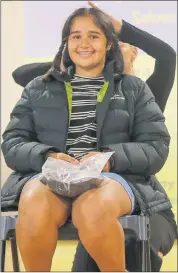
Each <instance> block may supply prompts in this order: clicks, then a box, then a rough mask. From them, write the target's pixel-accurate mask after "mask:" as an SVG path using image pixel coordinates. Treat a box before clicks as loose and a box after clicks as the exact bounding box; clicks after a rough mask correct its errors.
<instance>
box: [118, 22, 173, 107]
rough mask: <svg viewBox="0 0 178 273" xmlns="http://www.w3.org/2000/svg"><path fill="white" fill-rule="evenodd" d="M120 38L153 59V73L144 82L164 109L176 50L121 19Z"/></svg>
mask: <svg viewBox="0 0 178 273" xmlns="http://www.w3.org/2000/svg"><path fill="white" fill-rule="evenodd" d="M119 35H120V39H121V41H123V42H126V43H129V44H131V45H134V46H136V47H138V48H140V49H142V50H143V51H144V52H146V53H147V54H148V55H150V56H152V57H153V58H154V59H155V67H154V71H153V74H152V75H151V76H150V77H149V78H148V79H147V81H146V83H147V84H148V86H149V87H150V89H151V91H152V93H153V95H154V96H155V100H156V102H157V104H158V105H159V107H160V109H161V110H162V111H164V109H165V106H166V103H167V100H168V97H169V94H170V92H171V89H172V86H173V83H174V78H175V70H176V52H175V51H174V49H173V48H172V47H171V46H169V45H168V44H167V43H165V42H163V41H161V40H160V39H158V38H156V37H155V36H153V35H151V34H149V33H148V32H146V31H143V30H141V29H138V28H136V27H135V26H133V25H131V24H129V23H127V22H125V21H124V20H122V29H121V32H120V34H119Z"/></svg>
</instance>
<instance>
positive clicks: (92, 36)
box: [90, 35, 98, 39]
mask: <svg viewBox="0 0 178 273" xmlns="http://www.w3.org/2000/svg"><path fill="white" fill-rule="evenodd" d="M90 38H91V39H97V38H98V36H96V35H91V36H90Z"/></svg>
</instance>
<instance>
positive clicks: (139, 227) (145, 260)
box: [0, 215, 151, 272]
mask: <svg viewBox="0 0 178 273" xmlns="http://www.w3.org/2000/svg"><path fill="white" fill-rule="evenodd" d="M17 217H18V215H10V216H9V215H8V216H1V227H0V236H1V237H0V238H1V246H0V247H1V272H4V265H5V254H6V241H7V240H10V243H11V250H12V261H13V270H14V272H20V268H19V260H18V251H17V243H16V236H15V226H16V220H17ZM119 222H120V223H121V225H122V227H123V229H124V230H131V231H132V232H134V233H135V235H136V236H137V238H138V239H139V243H140V244H139V245H140V248H139V253H140V255H141V256H140V271H142V272H151V261H150V244H149V240H150V225H149V218H148V217H146V216H140V215H129V216H124V217H121V218H120V219H119ZM59 233H60V237H59V239H60V240H78V239H79V237H78V232H77V230H76V229H75V227H74V226H73V224H72V222H71V221H68V222H67V223H66V224H65V225H64V226H62V227H61V228H60V229H59ZM139 253H137V255H138V254H139Z"/></svg>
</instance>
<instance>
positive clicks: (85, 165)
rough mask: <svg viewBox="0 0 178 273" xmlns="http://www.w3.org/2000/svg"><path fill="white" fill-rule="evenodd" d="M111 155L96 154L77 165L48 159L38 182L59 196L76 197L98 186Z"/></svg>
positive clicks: (108, 153)
mask: <svg viewBox="0 0 178 273" xmlns="http://www.w3.org/2000/svg"><path fill="white" fill-rule="evenodd" d="M113 153H114V152H107V153H98V154H96V155H93V156H91V157H89V158H87V159H86V160H85V161H83V162H80V164H79V165H73V164H71V163H69V162H67V161H64V160H59V159H54V158H51V157H49V158H48V159H47V160H46V162H45V163H44V165H43V167H42V174H41V176H40V180H41V181H42V182H43V183H44V184H46V185H48V187H49V188H50V189H51V190H52V191H54V192H55V193H57V194H59V195H62V196H68V197H76V196H78V195H80V194H82V193H83V192H85V191H87V190H90V189H93V188H96V187H97V186H99V185H100V183H101V182H102V181H103V177H101V176H100V174H101V172H102V169H103V167H104V165H105V164H106V163H107V161H108V160H109V158H110V157H111V155H112V154H113Z"/></svg>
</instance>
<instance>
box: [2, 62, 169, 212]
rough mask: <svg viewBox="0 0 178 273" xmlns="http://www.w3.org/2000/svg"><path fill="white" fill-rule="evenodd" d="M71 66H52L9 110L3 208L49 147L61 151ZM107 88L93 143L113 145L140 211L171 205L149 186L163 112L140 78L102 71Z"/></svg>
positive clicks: (165, 140)
mask: <svg viewBox="0 0 178 273" xmlns="http://www.w3.org/2000/svg"><path fill="white" fill-rule="evenodd" d="M72 76H73V71H72V70H70V69H68V74H67V73H60V72H59V71H56V70H53V69H51V71H50V73H49V75H48V77H46V78H45V79H44V77H38V78H36V79H34V80H33V81H32V82H30V83H29V84H28V85H27V86H26V88H25V89H24V92H23V94H22V97H21V99H20V100H19V102H18V103H17V104H16V106H15V108H14V109H13V111H12V114H11V121H10V123H9V124H8V126H7V128H6V130H5V132H4V134H3V143H2V151H3V154H4V158H5V161H6V163H7V165H8V167H10V168H11V169H13V170H14V171H15V172H14V173H13V174H11V175H10V177H9V178H8V180H7V182H6V183H5V185H4V187H3V189H2V208H3V207H4V208H6V209H7V208H8V207H13V206H14V207H17V206H18V200H19V196H20V192H21V190H22V188H23V186H24V184H25V183H26V182H27V180H28V179H29V178H30V177H32V176H33V175H34V174H36V173H39V172H41V168H42V165H43V164H44V162H45V158H46V153H47V152H48V151H55V152H65V151H66V150H65V149H66V140H67V130H68V123H69V114H68V112H69V111H68V110H69V109H68V100H67V97H68V96H67V92H68V91H67V90H66V89H65V86H67V85H65V84H64V82H68V83H69V82H70V78H71V77H72ZM104 77H105V80H106V81H108V82H109V87H108V90H107V92H106V94H105V96H104V98H103V100H102V101H101V102H98V103H97V108H96V115H97V148H98V150H102V149H111V150H114V151H115V156H114V157H115V167H114V169H113V170H112V172H116V173H119V174H120V175H122V176H123V177H125V178H126V179H127V180H128V182H129V184H130V186H131V187H132V189H133V191H134V193H135V196H136V198H137V200H138V202H139V204H140V208H141V210H142V212H143V213H144V214H151V213H153V212H160V211H164V210H166V209H169V208H171V204H170V201H169V199H168V198H167V196H166V194H165V191H164V190H163V189H162V188H160V189H159V190H158V189H155V187H153V186H152V175H153V174H155V173H157V172H158V171H159V170H160V169H161V168H162V167H163V165H164V163H165V161H166V158H167V155H168V146H169V141H170V137H169V134H168V131H167V129H166V126H165V124H164V116H163V114H162V112H161V111H160V109H159V107H158V106H157V104H156V103H155V100H154V97H153V95H152V93H151V91H150V89H149V87H148V86H147V85H146V84H145V83H144V82H143V81H142V80H140V79H139V78H137V77H134V76H128V75H127V76H126V75H125V76H123V77H122V78H121V77H120V76H118V75H114V73H113V63H110V64H108V65H107V67H106V69H105V72H104Z"/></svg>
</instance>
